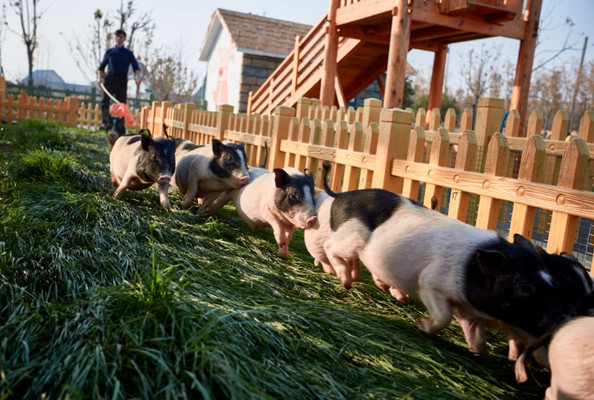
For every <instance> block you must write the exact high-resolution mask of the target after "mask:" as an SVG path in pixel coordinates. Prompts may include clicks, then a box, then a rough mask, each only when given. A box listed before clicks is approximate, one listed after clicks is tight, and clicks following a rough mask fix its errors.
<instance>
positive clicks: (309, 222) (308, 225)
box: [305, 215, 318, 229]
mask: <svg viewBox="0 0 594 400" xmlns="http://www.w3.org/2000/svg"><path fill="white" fill-rule="evenodd" d="M317 220H318V217H317V216H315V215H314V216H313V217H309V218H308V219H306V220H305V229H308V228H311V227H312V226H313V224H315V223H316V221H317Z"/></svg>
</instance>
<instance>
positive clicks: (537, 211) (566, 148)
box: [140, 98, 594, 268]
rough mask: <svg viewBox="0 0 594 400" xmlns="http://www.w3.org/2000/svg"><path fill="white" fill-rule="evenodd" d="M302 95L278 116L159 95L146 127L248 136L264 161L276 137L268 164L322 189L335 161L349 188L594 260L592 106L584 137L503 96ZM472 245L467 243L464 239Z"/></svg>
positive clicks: (336, 179)
mask: <svg viewBox="0 0 594 400" xmlns="http://www.w3.org/2000/svg"><path fill="white" fill-rule="evenodd" d="M316 103H317V102H316V101H315V100H313V101H312V100H311V99H301V100H300V101H299V102H298V104H297V107H296V108H292V107H286V106H280V107H277V108H276V110H275V113H274V114H273V115H272V116H270V117H268V116H262V115H258V114H249V115H247V114H235V113H233V107H231V106H228V105H225V106H221V107H219V109H218V111H216V112H209V111H202V110H196V108H195V106H194V105H192V104H178V105H175V106H174V105H172V104H171V103H168V102H161V103H159V102H154V103H153V105H152V107H151V108H148V107H147V108H144V109H143V111H142V113H141V122H140V124H141V126H142V127H146V128H149V129H150V130H151V131H152V132H153V134H155V135H162V134H163V131H162V125H163V124H166V125H167V126H168V131H169V134H170V135H171V136H174V137H179V138H185V139H189V140H192V141H193V142H195V143H197V144H208V143H210V142H211V140H212V139H213V138H217V139H220V140H232V141H235V142H242V143H244V144H245V146H246V152H247V154H248V159H249V164H250V165H254V166H255V165H259V164H260V163H261V162H262V160H263V158H264V144H265V143H266V145H267V146H268V164H267V167H268V168H269V169H272V168H279V167H288V166H292V167H296V168H299V169H300V170H303V169H304V168H308V169H309V170H310V171H312V172H313V173H314V174H315V176H316V186H317V187H318V188H321V187H322V182H321V164H322V162H323V161H330V162H332V164H333V168H332V171H331V186H332V188H333V189H334V190H340V191H347V190H353V189H362V188H384V189H387V190H391V191H393V192H396V193H400V194H403V195H404V196H406V197H409V198H412V199H414V200H417V201H419V202H421V203H422V204H424V205H425V206H427V207H431V208H434V209H438V210H440V211H441V212H443V213H445V214H447V215H449V216H450V217H452V218H456V219H459V220H461V221H464V222H467V223H471V224H473V225H475V226H477V227H480V228H486V229H492V230H497V231H498V232H499V233H500V234H501V235H502V236H504V237H508V238H510V239H511V238H512V237H513V235H514V234H515V233H520V234H522V235H524V236H526V237H529V238H531V239H532V240H533V241H534V242H536V243H538V244H540V245H541V246H543V247H545V248H546V250H547V251H550V252H561V251H565V252H573V253H574V254H575V255H576V256H577V257H578V258H579V259H580V260H581V261H582V262H583V263H584V264H585V265H587V266H589V267H590V268H591V266H592V248H593V244H594V243H593V238H594V235H593V224H592V222H593V220H594V192H593V189H594V188H593V176H594V112H591V111H589V112H587V113H585V114H584V116H583V118H582V120H581V124H580V127H579V130H578V136H579V137H577V138H574V139H572V140H565V139H566V137H567V134H566V132H567V121H568V118H567V113H566V112H563V111H561V112H559V113H558V114H557V116H556V117H555V122H554V124H553V129H552V132H551V133H550V135H549V136H550V137H549V138H547V139H544V138H543V135H542V134H541V131H542V123H543V122H542V121H543V119H542V114H541V113H540V112H538V111H535V112H534V113H533V114H532V115H531V116H530V120H529V122H528V124H527V125H528V128H527V130H526V131H525V132H519V130H518V126H519V120H518V115H517V113H515V112H512V113H510V114H509V116H508V117H507V122H506V124H505V127H504V129H505V135H503V134H501V133H500V132H499V131H500V127H501V121H502V117H503V115H504V109H503V100H501V99H495V98H484V99H481V100H480V101H479V104H478V108H477V113H476V120H475V121H474V122H475V124H474V127H475V129H474V130H471V129H470V127H471V126H472V122H473V121H472V116H471V115H472V114H471V113H470V112H469V111H468V110H465V111H464V112H463V113H462V115H461V116H460V123H459V128H457V129H456V128H455V124H456V120H457V117H456V115H455V113H454V112H453V110H450V111H448V113H447V114H446V116H445V117H444V119H443V121H441V116H440V115H439V110H432V112H431V115H430V118H427V113H426V112H425V111H424V110H419V112H418V113H417V115H416V118H415V119H414V121H413V115H412V113H411V112H410V111H409V110H400V109H382V108H381V103H379V101H377V100H372V99H369V100H368V101H366V102H365V106H364V107H362V108H361V109H357V110H349V109H346V110H341V109H336V108H334V109H333V108H324V109H322V108H320V107H319V105H318V104H316ZM461 245H463V244H461Z"/></svg>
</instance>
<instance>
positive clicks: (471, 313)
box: [324, 190, 582, 354]
mask: <svg viewBox="0 0 594 400" xmlns="http://www.w3.org/2000/svg"><path fill="white" fill-rule="evenodd" d="M370 193H371V192H369V190H359V191H353V192H346V193H344V194H337V195H336V198H335V199H334V202H333V203H332V207H331V215H330V226H331V234H330V238H329V239H328V240H327V241H326V242H325V243H324V250H325V253H326V256H327V258H328V260H329V261H330V263H331V265H332V267H333V269H334V270H335V271H336V272H337V275H338V276H339V277H340V274H341V273H340V272H339V271H341V270H346V271H348V268H350V264H348V263H345V260H349V259H355V258H358V259H360V260H361V262H362V263H363V264H364V265H365V266H366V267H367V269H368V270H369V271H370V272H371V274H372V275H373V276H374V278H375V279H377V280H379V281H380V282H382V283H383V284H385V285H387V286H388V287H390V288H395V290H397V292H399V293H400V294H401V295H403V296H406V295H410V296H412V297H416V298H420V299H421V301H422V302H423V304H424V305H425V307H426V308H427V310H428V312H429V317H427V318H421V319H420V320H419V321H418V322H417V326H418V327H419V329H421V330H423V331H425V332H428V333H435V332H437V331H439V330H441V329H443V328H445V327H446V326H447V325H448V324H449V323H450V322H451V320H452V318H453V316H454V315H455V316H456V317H457V319H458V321H459V322H460V324H461V326H462V328H463V330H464V334H465V337H466V340H467V342H468V345H469V347H470V349H471V350H472V351H473V352H475V353H479V354H486V353H487V348H486V338H485V328H484V326H485V322H486V321H487V320H493V319H494V320H501V321H503V322H505V323H507V324H509V325H510V326H513V327H517V328H519V329H521V330H523V331H525V332H528V333H529V334H531V335H534V336H540V335H542V334H543V333H544V332H547V331H548V330H550V329H551V328H552V327H554V326H557V325H558V324H559V323H561V322H563V321H564V320H566V319H567V318H568V316H567V314H568V310H569V309H571V308H573V306H572V305H570V304H576V303H581V302H582V295H581V294H576V295H572V294H567V295H566V296H561V298H563V302H562V303H560V302H559V298H560V297H559V296H560V295H561V293H562V292H563V290H564V289H563V287H562V286H561V285H559V284H558V283H557V282H556V280H555V278H554V277H553V275H552V274H551V271H550V270H549V269H548V268H547V266H546V265H545V262H544V260H543V254H542V253H541V252H539V251H537V249H536V248H535V247H534V246H533V245H532V243H530V241H529V240H527V239H526V238H524V237H522V236H521V235H515V237H514V242H513V243H509V242H508V241H507V240H505V239H503V238H501V237H500V236H498V235H497V233H495V232H492V231H488V230H483V229H479V228H476V227H473V226H471V225H467V224H464V223H462V222H460V221H457V220H454V219H451V218H449V217H447V216H445V215H443V214H441V213H439V212H437V211H434V210H430V209H428V208H426V207H423V206H421V205H419V204H417V203H415V202H413V201H411V200H409V199H407V198H405V197H403V196H400V195H395V196H394V195H390V196H388V195H386V198H381V197H382V196H380V197H378V198H375V196H377V193H375V194H374V193H371V196H370ZM348 277H349V275H348V274H347V273H344V278H345V279H348Z"/></svg>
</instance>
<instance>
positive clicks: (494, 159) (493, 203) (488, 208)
mask: <svg viewBox="0 0 594 400" xmlns="http://www.w3.org/2000/svg"><path fill="white" fill-rule="evenodd" d="M508 155H509V144H508V142H507V138H506V137H505V136H503V135H502V134H501V133H495V134H493V135H491V140H490V141H489V146H488V149H487V155H486V159H485V172H484V173H485V181H484V182H483V187H486V188H488V187H489V186H490V184H489V175H491V176H493V177H497V176H505V172H506V170H507V158H508ZM499 202H500V201H499V200H497V199H494V198H492V197H489V196H481V198H480V200H479V207H478V213H477V216H476V224H475V225H476V227H477V228H483V229H491V230H494V229H495V228H496V227H497V216H498V214H499Z"/></svg>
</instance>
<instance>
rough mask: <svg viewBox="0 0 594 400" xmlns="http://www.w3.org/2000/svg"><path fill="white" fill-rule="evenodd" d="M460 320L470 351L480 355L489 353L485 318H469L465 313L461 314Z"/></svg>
mask: <svg viewBox="0 0 594 400" xmlns="http://www.w3.org/2000/svg"><path fill="white" fill-rule="evenodd" d="M458 322H459V323H460V326H461V327H462V331H464V337H465V338H466V343H467V344H468V348H469V349H470V351H472V352H473V353H474V354H476V355H479V356H487V355H489V350H488V349H487V336H486V334H485V320H484V319H482V318H477V319H469V318H468V317H466V316H465V315H460V318H458Z"/></svg>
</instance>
